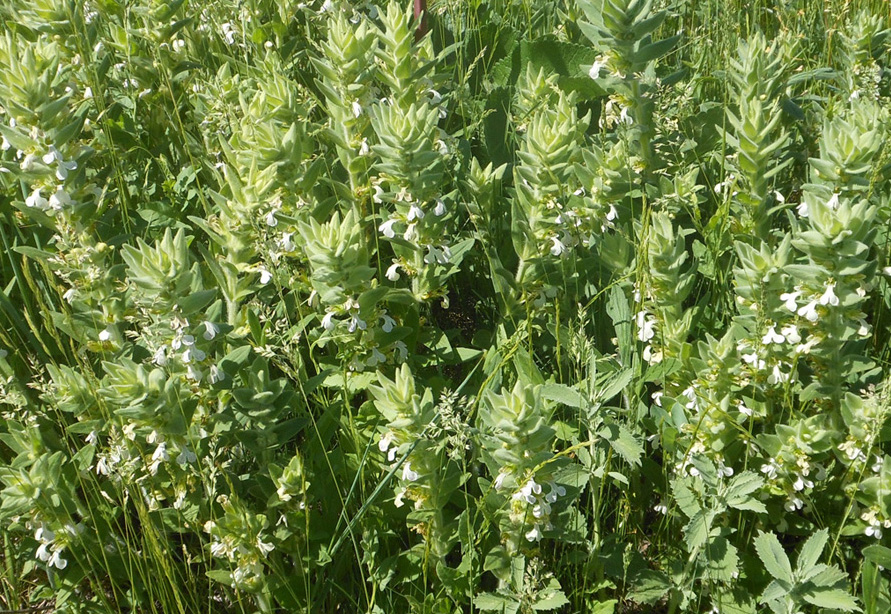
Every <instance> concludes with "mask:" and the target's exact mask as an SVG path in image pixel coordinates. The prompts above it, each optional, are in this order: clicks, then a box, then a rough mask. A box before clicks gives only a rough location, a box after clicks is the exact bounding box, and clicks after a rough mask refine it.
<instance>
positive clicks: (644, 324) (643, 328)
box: [635, 311, 656, 342]
mask: <svg viewBox="0 0 891 614" xmlns="http://www.w3.org/2000/svg"><path fill="white" fill-rule="evenodd" d="M635 319H636V320H637V338H638V339H639V340H640V341H644V342H646V341H649V340H650V339H652V338H653V337H655V336H656V330H655V326H656V318H653V317H647V312H646V311H639V312H637V316H635Z"/></svg>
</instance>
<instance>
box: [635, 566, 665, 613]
mask: <svg viewBox="0 0 891 614" xmlns="http://www.w3.org/2000/svg"><path fill="white" fill-rule="evenodd" d="M670 588H671V582H670V581H669V579H668V576H667V575H665V574H664V573H662V572H661V571H657V570H655V569H643V570H641V571H639V572H638V573H636V574H635V575H634V577H633V578H632V579H631V591H630V592H629V594H628V597H629V598H630V599H632V600H633V601H636V602H637V603H646V604H650V603H656V602H657V601H659V600H660V599H662V596H663V595H665V593H667V592H668V591H669V589H670Z"/></svg>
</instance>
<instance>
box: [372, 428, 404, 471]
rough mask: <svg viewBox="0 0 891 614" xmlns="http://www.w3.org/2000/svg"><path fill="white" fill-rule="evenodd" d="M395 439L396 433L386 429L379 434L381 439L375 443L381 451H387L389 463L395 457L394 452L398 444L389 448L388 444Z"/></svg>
mask: <svg viewBox="0 0 891 614" xmlns="http://www.w3.org/2000/svg"><path fill="white" fill-rule="evenodd" d="M395 439H396V434H395V433H394V432H393V431H387V432H386V433H384V434H383V435H381V440H380V441H379V442H378V443H377V447H378V449H379V450H380V451H381V452H387V460H388V461H390V462H391V463H392V462H393V461H394V460H395V459H396V452H397V450H398V449H399V447H398V446H395V447H393V448H390V444H392V443H393V442H394V441H395Z"/></svg>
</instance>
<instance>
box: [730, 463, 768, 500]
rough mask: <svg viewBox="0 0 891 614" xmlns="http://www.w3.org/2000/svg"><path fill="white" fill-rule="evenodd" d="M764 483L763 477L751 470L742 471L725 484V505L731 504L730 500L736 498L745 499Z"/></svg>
mask: <svg viewBox="0 0 891 614" xmlns="http://www.w3.org/2000/svg"><path fill="white" fill-rule="evenodd" d="M763 484H764V478H762V477H761V476H760V475H758V474H757V473H753V472H751V471H743V472H742V473H740V474H739V475H737V476H736V477H734V478H733V479H732V480H730V484H728V485H727V494H726V495H725V496H726V498H727V505H730V506H731V507H732V506H733V503H731V501H734V500H737V499H747V498H748V496H749V495H750V494H752V493H753V492H755V491H756V490H758V489H759V488H761V486H762V485H763Z"/></svg>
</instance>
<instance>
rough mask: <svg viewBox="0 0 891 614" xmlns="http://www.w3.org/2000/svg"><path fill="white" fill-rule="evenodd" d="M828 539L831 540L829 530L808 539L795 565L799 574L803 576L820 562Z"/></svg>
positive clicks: (818, 532)
mask: <svg viewBox="0 0 891 614" xmlns="http://www.w3.org/2000/svg"><path fill="white" fill-rule="evenodd" d="M827 539H829V531H828V530H827V529H820V530H819V531H817V532H816V533H814V534H813V535H811V536H810V537H809V538H808V540H807V541H806V542H805V543H804V546H802V547H801V554H799V555H798V561H797V562H796V565H795V572H796V573H797V574H799V575H801V574H802V573H804V572H805V571H806V570H808V569H810V568H812V567H813V566H814V565H816V564H817V561H819V560H820V555H821V554H822V553H823V548H824V547H825V546H826V540H827Z"/></svg>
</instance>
